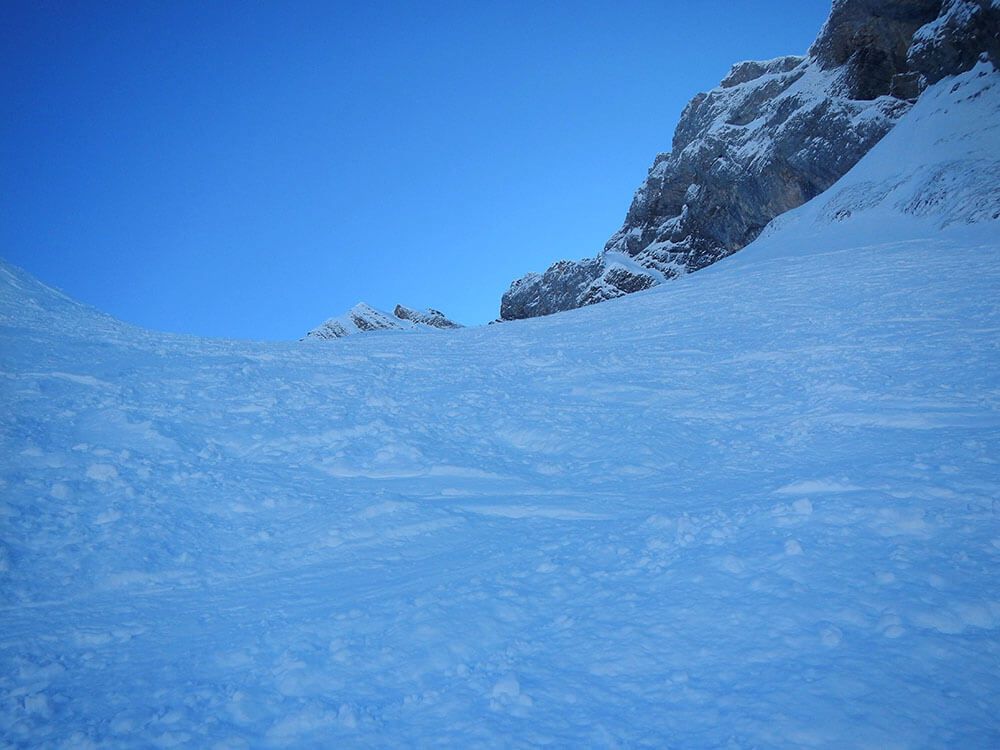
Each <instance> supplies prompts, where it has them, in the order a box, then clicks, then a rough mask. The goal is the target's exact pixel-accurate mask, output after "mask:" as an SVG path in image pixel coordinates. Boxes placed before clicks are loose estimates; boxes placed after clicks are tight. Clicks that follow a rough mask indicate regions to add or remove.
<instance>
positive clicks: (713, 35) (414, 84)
mask: <svg viewBox="0 0 1000 750" xmlns="http://www.w3.org/2000/svg"><path fill="white" fill-rule="evenodd" d="M828 9H829V2H828V0H777V1H775V2H766V3H761V2H751V1H749V0H748V1H742V0H702V1H701V2H628V1H621V2H586V1H585V0H584V1H581V2H573V3H569V2H565V3H552V2H537V1H536V2H508V3H477V2H471V3H470V2H454V3H452V2H419V3H417V2H414V3H385V2H365V3H356V4H346V3H336V2H314V3H313V2H288V3H285V2H246V3H222V2H211V3H195V2H160V3H153V2H122V3H114V2H100V3H98V2H93V3H91V2H73V3H60V2H44V1H43V0H41V1H38V2H29V1H28V0H24V1H23V2H12V3H7V4H5V6H4V13H3V15H2V18H0V66H2V69H3V71H4V72H3V74H2V75H0V98H2V107H3V118H2V122H0V256H2V257H4V258H5V259H7V260H9V261H11V262H13V263H15V264H17V265H20V266H22V267H24V268H26V269H28V270H29V271H31V272H32V273H34V274H35V275H37V276H38V277H40V278H41V279H42V280H43V281H45V282H47V283H49V284H52V285H54V286H57V287H59V288H61V289H63V290H64V291H66V292H67V293H69V294H71V295H72V296H74V297H76V298H77V299H80V300H82V301H84V302H87V303H90V304H92V305H94V306H96V307H98V308H100V309H102V310H104V311H106V312H109V313H111V314H113V315H115V316H117V317H119V318H122V319H124V320H127V321H129V322H132V323H137V324H140V325H143V326H147V327H150V328H155V329H158V330H165V331H176V332H186V333H197V334H203V335H210V336H226V337H240V338H261V339H289V338H297V337H299V336H301V335H302V334H303V333H304V332H305V331H306V330H308V329H309V328H311V327H313V326H314V325H316V324H318V323H320V322H321V321H323V320H324V319H325V318H327V317H330V316H332V315H336V314H340V313H342V312H343V311H345V310H346V309H347V308H349V307H350V306H352V305H353V304H354V303H355V302H358V301H361V300H364V301H366V302H368V303H369V304H372V305H375V306H376V307H381V308H388V309H391V308H392V306H393V305H394V304H395V303H396V302H402V303H404V304H408V305H412V306H417V307H427V306H432V307H436V308H439V309H441V310H443V311H444V312H445V313H446V314H448V315H450V316H452V317H453V318H456V319H457V320H459V321H461V322H463V323H483V322H486V321H487V320H490V319H492V318H494V317H496V315H497V314H498V309H499V302H500V296H501V294H502V293H503V291H504V290H505V289H506V288H507V286H508V284H509V283H510V282H511V281H512V280H513V279H514V278H516V277H518V276H520V275H522V274H523V273H525V272H527V271H539V270H542V269H544V268H545V267H546V266H547V265H548V264H549V263H551V262H553V261H555V260H558V259H560V258H580V257H585V256H591V255H594V254H595V253H596V252H597V251H598V250H600V248H601V247H602V246H603V244H604V241H605V240H606V239H607V238H608V237H609V236H610V235H611V234H612V233H613V232H614V231H615V230H616V229H617V228H618V227H619V225H620V224H621V221H622V219H623V217H624V215H625V211H626V209H627V208H628V204H629V202H630V200H631V196H632V193H633V191H634V190H635V188H636V187H637V186H638V184H639V182H640V181H641V180H642V178H643V177H644V175H645V173H646V169H647V168H648V166H649V165H650V163H651V162H652V159H653V156H654V155H655V154H656V152H657V151H662V150H668V149H669V147H670V139H671V135H672V133H673V129H674V126H675V124H676V122H677V118H678V115H679V114H680V112H681V110H682V109H683V107H684V105H685V104H686V103H687V101H688V100H689V99H690V98H691V97H692V96H693V95H694V94H695V93H697V92H698V91H701V90H705V89H708V88H711V87H713V86H715V85H716V84H717V83H718V81H719V80H720V79H721V77H722V76H723V75H725V73H726V72H727V71H728V69H729V67H730V65H731V64H732V63H734V62H736V61H739V60H745V59H765V58H770V57H775V56H777V55H781V54H791V53H801V52H804V51H805V50H806V48H807V47H808V45H809V43H810V42H811V41H812V39H813V38H814V37H815V35H816V32H817V31H818V30H819V27H820V25H821V24H822V22H823V20H824V18H825V16H826V13H827V11H828Z"/></svg>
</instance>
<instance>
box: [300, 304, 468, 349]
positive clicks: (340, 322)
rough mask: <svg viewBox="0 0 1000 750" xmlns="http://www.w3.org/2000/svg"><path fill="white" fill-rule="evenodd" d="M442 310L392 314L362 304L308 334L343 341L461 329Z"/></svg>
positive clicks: (403, 310) (405, 310)
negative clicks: (362, 336) (388, 333)
mask: <svg viewBox="0 0 1000 750" xmlns="http://www.w3.org/2000/svg"><path fill="white" fill-rule="evenodd" d="M461 327H462V326H461V325H459V324H458V323H456V322H454V321H453V320H449V319H448V318H446V317H445V315H444V313H442V312H441V311H440V310H433V309H428V310H414V309H412V308H409V307H404V306H403V305H396V309H395V310H394V311H393V314H392V315H389V314H388V313H385V312H382V311H381V310H377V309H376V308H374V307H372V306H371V305H366V304H365V303H364V302H361V303H359V304H357V305H355V306H354V307H352V308H351V309H350V310H348V311H347V313H345V314H344V315H341V316H339V317H337V318H330V319H329V320H327V321H325V322H324V323H323V324H322V325H319V326H317V327H316V328H314V329H313V330H311V331H309V333H307V334H306V335H305V338H306V339H320V340H326V339H340V338H344V337H345V336H353V335H355V334H358V333H370V332H372V331H394V330H412V329H420V328H423V329H427V328H443V329H451V328H461Z"/></svg>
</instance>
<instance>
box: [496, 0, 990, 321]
mask: <svg viewBox="0 0 1000 750" xmlns="http://www.w3.org/2000/svg"><path fill="white" fill-rule="evenodd" d="M981 55H986V56H987V57H988V58H990V59H991V60H992V61H993V62H994V63H1000V0H943V1H942V0H835V2H834V4H833V8H832V9H831V12H830V16H829V18H828V19H827V21H826V23H825V24H824V26H823V28H822V29H821V31H820V33H819V36H818V37H817V39H816V41H815V42H814V43H813V45H812V47H811V48H810V49H809V52H808V54H807V55H805V56H801V57H800V56H786V57H779V58H776V59H774V60H767V61H763V62H742V63H738V64H736V65H734V66H733V68H732V70H731V71H730V72H729V74H728V75H727V76H726V77H725V78H724V79H723V80H722V82H721V84H720V85H719V86H718V87H717V88H715V89H713V90H712V91H709V92H707V93H701V94H698V95H697V96H695V97H694V99H692V100H691V102H690V103H689V104H688V105H687V107H686V108H685V110H684V112H683V113H682V115H681V119H680V122H679V124H678V125H677V129H676V131H675V132H674V137H673V143H672V147H671V151H670V152H668V153H661V154H659V155H657V156H656V158H655V159H654V161H653V165H652V167H651V168H650V170H649V174H648V175H647V177H646V179H645V181H644V182H643V184H642V185H641V186H640V187H639V189H638V190H637V191H636V194H635V197H634V198H633V200H632V205H631V206H630V208H629V210H628V214H627V215H626V217H625V222H624V224H623V225H622V227H621V229H619V230H618V231H617V232H616V233H615V234H614V235H613V236H612V237H611V239H610V240H608V242H607V244H606V245H605V247H604V249H603V251H602V252H601V253H600V254H599V255H598V256H597V257H596V258H591V259H586V260H582V261H560V262H558V263H556V264H554V265H553V266H551V267H550V268H549V269H548V270H547V271H545V272H544V273H542V274H528V275H526V276H524V277H523V278H521V279H518V280H517V281H515V282H514V283H513V284H512V285H511V287H510V289H509V290H508V291H507V292H506V293H505V294H504V296H503V299H502V302H501V307H500V316H501V318H503V319H504V320H513V319H518V318H529V317H535V316H538V315H547V314H550V313H554V312H559V311H561V310H568V309H572V308H575V307H581V306H583V305H589V304H593V303H596V302H601V301H604V300H607V299H612V298H614V297H620V296H622V295H623V294H628V293H630V292H635V291H639V290H642V289H647V288H649V287H651V286H654V285H656V284H659V283H662V282H664V281H667V280H669V279H671V278H674V277H676V276H679V275H681V274H684V273H690V272H692V271H697V270H698V269H700V268H704V267H705V266H708V265H710V264H712V263H715V262H716V261H718V260H720V259H721V258H724V257H726V256H728V255H730V254H732V253H734V252H736V251H738V250H740V249H741V248H742V247H744V246H745V245H747V244H748V243H750V242H751V241H753V240H754V239H755V238H756V237H757V236H758V235H759V234H760V232H761V231H762V230H763V228H764V227H765V226H766V225H767V224H768V222H770V221H771V220H772V219H773V218H774V217H776V216H778V215H779V214H781V213H784V212H785V211H788V210H790V209H792V208H795V207H797V206H799V205H801V204H803V203H805V202H806V201H808V200H810V199H811V198H813V197H814V196H816V195H818V194H819V193H821V192H823V191H824V190H826V189H827V188H828V187H830V186H831V185H832V184H833V183H834V182H836V181H837V180H838V179H839V178H840V177H841V176H843V175H844V174H845V173H846V172H847V171H848V170H849V169H850V168H851V167H853V166H854V164H855V163H857V161H858V160H859V159H860V158H861V157H862V156H864V154H865V153H867V152H868V150H869V149H871V147H872V146H874V145H875V144H876V143H877V142H878V141H879V140H880V139H881V138H882V137H883V136H884V135H885V134H886V133H887V132H888V131H889V130H890V129H891V128H892V127H893V125H894V124H895V123H896V122H897V121H898V120H899V118H900V117H902V116H903V115H904V114H905V113H906V112H907V111H908V110H909V109H910V107H911V106H912V103H913V101H914V100H915V99H916V98H917V97H918V96H919V95H920V93H921V92H922V91H923V90H924V88H926V86H927V85H928V84H930V83H934V82H936V81H938V80H940V79H941V78H943V77H944V76H947V75H952V74H955V73H959V72H962V71H965V70H968V69H969V68H971V67H972V66H973V65H974V64H975V62H976V61H977V59H979V57H980V56H981Z"/></svg>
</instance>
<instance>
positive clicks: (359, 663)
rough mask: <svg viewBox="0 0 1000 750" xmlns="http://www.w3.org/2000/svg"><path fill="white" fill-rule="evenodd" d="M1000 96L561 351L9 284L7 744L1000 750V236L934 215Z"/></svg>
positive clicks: (571, 325) (980, 224) (527, 326)
mask: <svg viewBox="0 0 1000 750" xmlns="http://www.w3.org/2000/svg"><path fill="white" fill-rule="evenodd" d="M996 79H997V76H996V74H993V73H990V71H989V70H978V71H977V72H975V73H974V74H971V75H969V76H966V77H965V78H964V79H963V80H962V81H960V82H959V83H960V84H961V86H959V87H958V88H956V89H955V90H954V91H952V90H951V89H950V88H948V87H949V86H951V85H952V82H947V81H946V82H944V83H943V84H942V85H939V87H935V89H932V91H931V93H932V96H930V97H927V98H926V101H925V100H924V99H922V100H921V104H918V106H917V107H915V108H914V110H913V112H912V113H911V114H910V115H908V116H907V118H906V119H904V121H903V122H902V123H901V124H900V125H899V126H898V128H897V130H896V131H893V133H891V134H890V135H889V136H888V137H887V139H886V141H884V142H883V145H880V146H879V147H876V149H875V150H874V151H873V152H871V153H870V154H869V156H868V157H866V159H865V160H863V161H862V163H861V164H859V165H858V170H859V171H858V172H857V173H854V172H852V173H851V174H849V175H848V176H847V177H846V178H845V180H844V181H842V182H841V183H838V185H836V186H834V188H832V189H831V191H830V192H829V193H828V194H824V196H820V199H819V200H820V201H822V200H823V199H824V197H825V198H826V199H827V200H828V201H829V200H835V199H837V196H839V195H841V193H839V192H837V191H838V190H849V192H848V193H846V195H847V196H848V197H850V199H851V201H852V202H850V207H849V210H850V212H851V213H850V215H843V214H842V213H841V214H838V215H836V216H834V214H837V211H834V212H833V213H830V212H829V211H826V208H825V207H826V204H825V203H822V202H820V203H817V202H813V203H812V204H808V205H807V206H805V207H803V209H800V211H799V212H797V213H796V214H794V215H792V216H790V217H788V218H787V219H786V220H784V222H783V223H782V224H781V225H779V226H777V227H775V228H774V229H773V230H772V231H769V232H768V233H767V236H766V237H764V238H762V240H760V241H759V242H758V243H757V244H756V245H752V246H751V247H750V248H748V249H747V250H745V251H743V252H742V253H740V254H739V255H737V256H733V257H732V258H730V259H728V260H726V261H723V262H721V263H719V264H717V265H716V266H713V267H712V268H710V269H708V270H706V271H702V272H699V273H697V274H693V275H691V276H687V277H684V278H682V279H680V280H678V281H675V282H672V283H671V284H669V285H664V286H662V287H657V288H656V289H654V290H651V291H649V292H645V293H640V294H637V295H632V296H629V297H626V298H622V299H619V300H614V301H611V302H607V303H604V304H601V305H598V306H595V307H591V308H584V309H581V310H575V311H573V312H570V313H565V314H561V315H557V316H552V317H548V318H536V319H532V320H527V321H523V322H519V323H509V324H502V325H497V326H490V327H487V328H479V329H465V330H458V331H453V332H448V333H447V334H441V335H434V336H412V335H406V334H405V333H399V334H392V333H389V334H384V335H379V336H355V337H351V338H348V339H343V340H339V341H335V342H330V343H329V344H324V345H315V346H306V345H302V344H292V343H289V344H264V343H252V342H234V341H221V340H220V341H213V340H204V339H196V338H189V337H181V336H170V335H165V334H157V333H151V332H148V331H143V330H139V329H136V328H132V327H130V326H127V325H125V324H123V323H119V322H117V321H115V320H113V319H111V318H108V317H106V316H103V315H101V314H100V313H98V312H96V311H94V310H92V309H90V308H87V307H84V306H82V305H79V304H77V303H75V302H73V301H72V300H69V299H67V298H66V297H64V296H62V295H60V294H59V293H57V292H54V291H53V290H51V289H49V288H47V287H45V286H43V285H41V284H40V283H39V282H37V281H35V280H34V279H32V278H31V277H29V276H28V275H27V274H25V273H23V272H21V271H19V270H17V269H15V268H13V267H10V266H7V265H0V324H2V325H0V355H2V359H0V365H2V371H0V399H2V403H3V409H2V410H0V445H2V452H0V461H2V465H0V493H2V494H0V498H2V504H0V514H2V515H0V529H2V546H0V576H2V578H0V580H2V588H0V597H2V603H0V737H2V740H0V744H6V745H10V746H15V747H17V746H28V745H32V746H43V747H49V746H51V747H59V746H65V747H73V748H86V747H115V746H130V747H171V746H178V747H218V748H243V747H340V746H362V747H386V746H389V747H400V746H406V747H409V746H447V747H478V746H513V747H526V746H540V745H549V746H556V747H590V746H594V747H608V746H613V747H692V748H703V747H729V748H761V747H829V748H842V747H869V748H909V747H914V748H916V747H961V748H974V747H981V748H986V747H997V746H998V745H1000V720H998V718H997V717H998V716H1000V575H998V570H1000V567H998V566H1000V499H998V498H1000V465H998V461H1000V375H998V373H1000V355H998V345H1000V293H998V292H1000V247H998V245H1000V242H998V237H1000V232H998V224H997V222H996V221H993V220H987V219H984V218H983V215H980V214H981V213H982V212H980V213H977V214H976V216H977V217H979V218H977V219H975V221H976V222H977V223H970V222H971V221H973V220H972V219H970V218H969V217H968V216H964V215H963V216H964V218H961V220H954V221H951V220H949V217H951V218H954V215H953V214H954V212H955V211H957V210H959V209H965V208H968V207H969V200H968V199H967V198H963V199H962V200H961V201H960V202H959V203H960V205H958V204H956V205H951V204H949V203H948V200H949V196H954V195H955V194H956V193H955V192H954V190H947V191H945V194H944V197H942V198H941V199H940V201H938V203H937V204H935V206H936V207H935V206H932V207H931V208H930V209H928V210H926V211H922V212H915V211H908V210H907V206H908V205H909V204H908V203H907V201H906V200H904V198H905V195H904V194H903V192H905V190H907V189H909V188H907V187H906V186H907V185H917V184H919V183H920V181H921V180H925V179H927V180H930V179H932V178H933V176H934V175H935V174H937V173H936V172H935V171H934V170H933V169H931V170H930V171H929V172H928V171H926V170H925V166H926V165H927V164H931V163H933V162H934V160H935V158H936V156H935V154H937V153H938V152H937V151H935V148H938V147H936V146H934V144H935V143H937V142H938V141H940V143H941V144H942V145H940V147H939V150H940V159H939V161H940V162H941V163H953V162H954V161H955V159H954V154H953V153H952V151H950V150H949V148H951V147H950V146H948V145H947V144H948V143H952V144H953V145H954V143H955V142H957V141H955V139H956V138H958V139H964V141H965V143H966V146H967V148H966V151H968V149H972V151H973V153H978V154H980V157H981V158H977V159H975V160H973V162H972V163H971V164H968V165H967V168H966V170H965V173H966V179H967V180H972V181H973V182H974V183H975V181H976V180H977V179H979V177H980V176H981V173H980V171H979V170H980V168H981V167H982V168H989V164H986V163H984V161H985V162H988V161H989V158H988V157H989V155H990V152H991V150H992V154H993V156H994V158H995V157H996V155H997V154H998V153H1000V149H994V146H995V145H996V144H997V141H996V132H997V131H996V128H997V125H996V123H997V122H1000V118H998V119H994V121H993V125H992V127H989V125H990V123H989V122H986V121H983V120H981V117H982V112H983V111H986V110H988V109H989V108H990V107H992V108H993V109H992V111H995V110H996V107H997V104H998V102H1000V96H998V95H997V88H998V87H997V81H996ZM956 85H957V84H956ZM942 86H943V88H942ZM977 91H978V92H979V93H978V94H976V93H975V92H977ZM974 94H975V95H974ZM934 97H937V99H935V98H934ZM949 97H950V98H949ZM946 99H947V103H946V104H945V103H942V102H944V101H945V100H946ZM935 102H936V103H935ZM977 108H979V109H977ZM984 108H985V109H984ZM935 134H936V135H935ZM897 136H898V137H899V138H903V139H917V140H915V141H913V142H915V143H917V144H918V145H919V144H924V143H930V144H931V146H928V147H924V146H921V148H924V154H923V158H922V159H921V160H919V161H917V160H911V161H912V162H913V163H912V164H910V163H909V162H906V161H905V160H904V161H903V162H902V163H901V162H900V160H899V159H898V158H897V157H896V156H894V154H896V152H895V151H893V149H899V148H901V147H900V145H899V143H898V142H897V141H898V139H897V140H893V139H894V138H896V137H897ZM920 138H923V139H924V140H919V139H920ZM949 139H951V140H949ZM991 139H992V140H991ZM984 144H985V145H984ZM990 144H993V146H991V145H990ZM956 148H957V147H956ZM976 149H978V151H977V150H976ZM904 152H905V149H904V150H903V151H900V153H904ZM885 154H888V156H885ZM880 159H881V160H882V161H879V160H880ZM865 170H867V171H865ZM892 170H896V172H897V173H898V176H899V179H898V180H896V181H891V184H892V185H895V186H896V187H895V188H893V189H892V190H888V189H887V190H882V189H881V187H886V185H887V184H888V183H886V184H885V185H884V184H883V183H885V182H886V180H888V179H889V177H890V175H889V173H888V172H889V171H892ZM949 174H951V175H952V176H953V177H954V178H955V179H957V180H959V181H960V182H961V180H962V179H963V178H962V176H961V171H953V172H950V173H949ZM879 175H880V176H879ZM876 177H878V179H876ZM863 183H874V187H873V188H871V189H870V190H868V191H867V193H866V192H865V190H864V189H863V188H861V187H858V186H859V185H862V184H863ZM904 183H905V184H904ZM987 183H988V181H986V182H983V184H984V185H986V186H987V187H988V184H987ZM963 184H964V183H963ZM975 184H979V183H975ZM852 186H853V187H852ZM879 186H881V187H879ZM899 191H903V192H899ZM980 197H981V196H980ZM845 200H846V199H845ZM988 200H989V196H986V198H983V201H986V202H987V203H988ZM981 203H982V201H981ZM837 205H838V206H840V208H844V206H847V203H844V204H843V205H840V204H837ZM977 205H979V204H977ZM976 210H977V211H979V209H978V208H977V209H976ZM866 217H867V218H866ZM817 238H819V239H817Z"/></svg>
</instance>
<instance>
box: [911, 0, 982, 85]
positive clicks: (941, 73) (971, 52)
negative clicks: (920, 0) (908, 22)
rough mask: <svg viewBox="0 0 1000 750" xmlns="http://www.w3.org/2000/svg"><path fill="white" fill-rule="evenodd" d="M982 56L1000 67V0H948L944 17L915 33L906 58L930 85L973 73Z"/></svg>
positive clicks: (942, 13)
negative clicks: (950, 77)
mask: <svg viewBox="0 0 1000 750" xmlns="http://www.w3.org/2000/svg"><path fill="white" fill-rule="evenodd" d="M982 54H985V55H986V57H987V59H989V60H990V61H991V62H992V63H993V65H994V67H998V68H1000V2H997V0H992V2H991V0H945V2H944V4H943V7H942V10H941V14H940V15H939V16H938V17H937V18H935V19H934V20H933V21H931V22H930V23H928V24H926V25H925V26H923V27H921V28H920V29H919V30H918V31H917V32H916V34H914V36H913V41H912V44H911V45H910V47H909V49H908V50H907V55H906V57H907V64H908V65H909V67H910V68H911V69H912V70H914V71H915V72H917V73H919V74H920V75H922V76H923V77H924V78H925V79H926V81H927V83H937V82H938V81H940V80H941V79H942V78H944V77H945V76H947V75H954V74H955V73H960V72H962V71H965V70H969V69H970V68H971V67H972V66H973V65H974V64H975V63H976V61H977V60H978V58H979V56H980V55H982Z"/></svg>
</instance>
